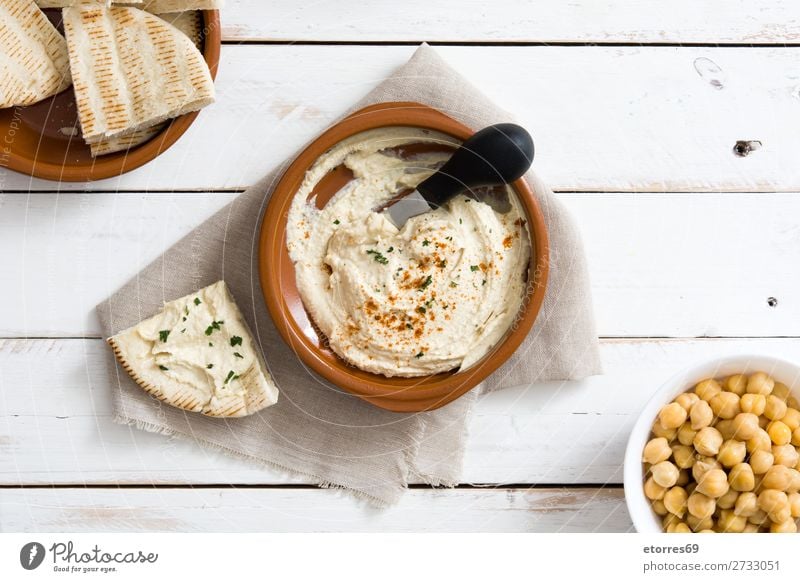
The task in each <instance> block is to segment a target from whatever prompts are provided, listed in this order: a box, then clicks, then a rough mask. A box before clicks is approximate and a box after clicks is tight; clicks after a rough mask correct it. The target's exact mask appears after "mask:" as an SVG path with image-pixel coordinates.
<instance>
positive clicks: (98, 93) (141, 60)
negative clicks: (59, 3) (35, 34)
mask: <svg viewBox="0 0 800 582" xmlns="http://www.w3.org/2000/svg"><path fill="white" fill-rule="evenodd" d="M63 14H64V29H65V31H66V36H67V48H68V49H69V60H70V66H71V69H72V78H73V84H74V87H75V97H76V103H77V109H78V118H79V120H80V124H81V129H82V132H83V138H84V140H85V141H86V142H87V143H88V144H90V145H91V144H96V143H99V142H103V141H107V140H108V139H109V138H112V137H123V136H126V135H129V134H132V133H134V132H136V131H138V130H144V129H147V128H150V127H153V126H155V125H158V124H160V123H161V122H163V121H166V120H168V119H171V118H173V117H178V116H180V115H183V114H185V113H190V112H193V111H197V110H199V109H202V108H203V107H205V106H207V105H209V104H211V103H213V102H214V82H213V80H212V79H211V73H210V71H209V69H208V65H207V64H206V62H205V60H204V59H203V55H202V54H201V53H200V51H199V50H198V49H197V47H196V46H195V45H194V43H193V42H192V41H191V40H190V39H189V38H188V37H187V36H186V35H185V34H183V33H182V32H181V31H180V30H178V29H177V28H175V27H174V26H172V25H171V24H169V23H167V22H165V21H164V20H162V19H161V18H159V17H157V16H156V15H154V14H151V13H149V12H146V11H144V10H139V9H138V8H128V7H110V8H108V7H106V6H103V5H96V4H81V5H77V6H72V7H68V8H65V9H64V12H63Z"/></svg>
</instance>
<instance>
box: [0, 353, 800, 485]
mask: <svg viewBox="0 0 800 582" xmlns="http://www.w3.org/2000/svg"><path fill="white" fill-rule="evenodd" d="M601 349H602V357H603V363H604V366H605V372H606V373H605V374H604V375H602V376H596V377H592V378H588V379H586V380H583V381H580V382H547V383H538V384H533V385H530V386H522V387H518V388H508V389H506V390H502V391H500V392H497V393H493V394H490V395H487V396H484V397H482V398H481V399H479V402H478V404H477V405H476V407H475V410H474V414H473V416H472V418H471V421H470V425H469V437H468V441H467V442H468V446H467V454H466V460H465V467H464V472H463V477H462V482H463V483H472V484H516V483H526V484H541V485H547V484H586V483H589V484H607V483H621V481H622V461H623V456H624V449H625V446H626V443H627V439H628V434H629V432H630V430H631V428H632V426H633V423H634V422H635V421H636V418H637V417H638V414H639V411H640V410H641V409H642V408H643V407H644V405H645V403H646V402H647V401H648V400H649V398H650V395H651V394H653V393H654V392H655V391H656V390H657V389H658V387H659V386H660V385H661V383H662V382H664V381H665V380H666V379H667V378H668V377H670V376H672V375H673V374H674V373H676V372H677V371H679V370H680V369H682V368H685V367H687V366H689V365H691V364H694V363H696V362H698V361H703V360H708V359H711V358H714V357H718V356H722V355H730V354H741V353H763V354H768V355H773V356H776V357H783V358H786V359H790V360H795V361H796V360H798V359H800V340H798V339H773V340H766V339H752V340H733V339H732V340H605V341H603V342H602V344H601ZM109 364H110V362H109V358H108V348H107V346H105V344H104V343H103V342H102V341H100V340H0V485H8V486H15V485H75V484H80V485H86V486H91V485H153V484H162V485H163V484H178V485H193V484H194V485H196V484H210V485H213V484H231V483H233V484H259V485H285V484H299V483H303V481H302V480H301V479H294V478H290V477H287V476H286V475H282V474H279V473H277V472H276V471H273V470H268V469H263V468H261V467H258V466H256V465H252V464H249V463H245V462H242V461H239V460H236V459H231V458H229V457H226V456H225V455H223V454H220V453H217V452H211V451H208V450H205V449H203V448H201V447H199V446H198V445H196V444H195V443H192V442H188V441H185V440H179V439H174V438H168V437H165V436H162V435H156V434H151V433H146V432H143V431H140V430H137V429H135V428H131V427H127V426H120V425H117V424H114V423H113V422H112V409H111V391H110V388H109V385H108V371H109V370H108V366H109ZM231 430H235V423H233V422H232V423H231ZM2 494H3V493H0V496H2Z"/></svg>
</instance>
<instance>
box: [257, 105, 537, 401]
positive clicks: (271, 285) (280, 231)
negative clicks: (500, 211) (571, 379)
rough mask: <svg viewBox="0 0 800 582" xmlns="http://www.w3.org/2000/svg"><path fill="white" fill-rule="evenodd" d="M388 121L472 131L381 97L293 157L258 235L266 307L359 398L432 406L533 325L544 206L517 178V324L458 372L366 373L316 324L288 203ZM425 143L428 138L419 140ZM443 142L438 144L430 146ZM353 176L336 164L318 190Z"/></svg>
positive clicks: (329, 190)
mask: <svg viewBox="0 0 800 582" xmlns="http://www.w3.org/2000/svg"><path fill="white" fill-rule="evenodd" d="M388 126H402V127H415V128H423V129H431V130H435V131H438V132H441V133H444V134H447V135H450V136H453V137H455V138H457V139H459V140H465V139H466V138H468V137H469V136H470V135H472V133H473V132H472V131H471V130H470V129H469V128H468V127H466V126H464V125H462V124H461V123H459V122H457V121H455V120H453V119H451V118H450V117H448V116H446V115H445V114H443V113H441V112H439V111H436V110H434V109H431V108H430V107H427V106H425V105H420V104H418V103H383V104H379V105H374V106H370V107H367V108H365V109H361V110H360V111H357V112H356V113H353V114H352V115H350V116H349V117H347V118H346V119H345V120H343V121H341V122H340V123H338V124H336V125H335V126H333V127H332V128H330V129H328V130H327V131H326V132H325V133H323V134H322V135H321V136H319V137H318V138H317V139H316V140H315V141H314V142H313V143H312V144H311V145H309V146H308V147H307V148H306V149H305V150H304V151H303V152H302V153H301V154H300V155H299V156H298V158H297V159H296V160H295V161H294V162H293V163H292V164H291V166H290V167H289V169H288V170H286V173H285V174H284V175H283V177H282V178H281V180H280V182H279V183H278V185H277V186H276V188H275V191H274V193H273V194H272V198H271V199H270V201H269V204H268V205H267V208H266V211H265V214H264V220H263V222H262V225H261V234H260V239H259V261H258V262H259V270H260V273H259V276H260V279H261V287H262V290H263V292H264V298H265V299H266V303H267V307H268V309H269V312H270V315H271V316H272V319H273V321H274V322H275V325H276V326H277V328H278V331H279V332H280V334H281V335H282V336H283V339H284V340H286V342H287V343H288V344H289V346H291V347H292V349H293V350H294V351H295V352H296V353H297V355H298V357H299V358H300V359H301V360H302V361H303V362H304V363H305V364H306V365H307V366H308V367H309V368H311V369H312V370H313V371H314V372H316V373H317V374H319V375H320V376H322V377H323V378H325V379H326V380H328V381H330V382H331V383H332V384H334V385H335V386H338V387H340V388H342V389H344V390H346V391H348V392H350V393H352V394H354V395H356V396H358V397H359V398H362V399H364V400H366V401H367V402H370V403H371V404H374V405H375V406H379V407H380V408H385V409H387V410H392V411H395V412H419V411H424V410H433V409H436V408H439V407H441V406H444V405H445V404H447V403H449V402H452V401H453V400H455V399H456V398H458V397H459V396H462V395H463V394H465V393H466V392H467V391H469V390H470V389H471V388H474V387H475V386H476V385H477V384H478V383H479V382H481V381H482V380H484V379H485V378H486V377H487V376H489V375H490V374H491V373H492V372H494V371H495V370H497V368H499V367H500V366H501V365H502V364H503V363H504V362H505V361H506V360H507V359H508V358H509V357H510V356H511V355H512V354H513V353H514V351H515V350H516V349H517V348H518V347H519V345H520V344H521V343H522V341H523V339H525V336H526V335H527V334H528V332H529V331H530V329H531V327H532V326H533V322H534V320H535V319H536V316H537V314H538V313H539V309H540V308H541V305H542V301H543V300H544V293H545V286H546V283H547V274H548V257H549V249H548V239H547V232H546V229H545V223H544V219H543V216H542V212H541V209H540V208H539V204H538V202H537V199H536V197H535V196H534V193H533V192H532V191H531V189H530V187H529V186H528V184H527V182H525V181H524V180H518V181H516V182H515V183H514V184H513V188H514V190H515V191H516V195H517V197H518V198H519V200H520V202H521V204H522V206H523V208H524V212H525V214H526V218H527V220H528V225H529V228H530V233H531V238H532V241H531V242H532V249H533V252H532V255H531V260H530V265H529V267H528V282H529V284H528V289H529V290H530V291H529V293H528V294H527V296H526V298H525V301H524V302H523V305H522V307H521V308H520V313H519V316H518V318H517V322H516V324H515V325H514V326H513V327H512V329H511V330H509V332H508V334H507V335H506V336H505V338H504V339H503V340H502V341H500V342H499V343H498V344H497V346H495V348H493V350H492V351H491V352H490V353H489V354H487V355H486V356H485V357H484V358H483V359H482V360H481V361H480V362H478V363H477V364H475V365H474V366H472V367H471V368H469V369H468V370H464V371H461V372H450V373H445V374H436V375H432V376H428V377H424V378H387V377H385V376H382V375H378V374H372V373H369V372H364V371H362V370H359V369H358V368H355V367H353V366H352V365H350V364H348V363H346V362H345V361H343V360H341V359H340V358H339V357H338V356H337V355H336V354H335V353H334V352H333V351H332V350H331V349H330V348H328V347H327V342H326V339H325V338H324V337H323V336H322V334H321V333H320V332H319V331H318V330H317V329H316V327H315V325H314V322H313V321H311V319H310V317H309V315H308V313H307V312H306V310H305V308H304V307H303V302H302V300H301V298H300V295H299V293H298V291H297V286H296V281H295V271H294V265H293V264H292V261H291V259H290V258H289V252H288V249H287V246H286V226H287V224H286V223H287V215H288V212H289V207H290V206H291V202H292V198H293V197H294V195H295V193H296V192H297V190H298V188H299V186H300V184H301V182H302V180H303V177H304V176H305V173H306V171H307V170H309V169H310V168H311V166H313V165H314V163H315V162H316V161H317V159H318V158H319V157H320V156H321V155H323V154H324V153H325V152H326V151H327V150H328V149H329V148H331V147H332V146H334V145H335V144H337V143H338V142H340V141H341V140H343V139H346V138H348V137H351V136H353V135H356V134H358V133H361V132H364V131H367V130H370V129H375V128H380V127H388ZM420 145H421V146H422V145H423V144H420ZM433 147H438V148H441V146H433ZM351 177H352V174H350V173H349V170H347V168H345V167H344V166H341V167H339V168H336V169H334V170H332V171H331V172H330V173H329V174H328V175H327V176H326V177H325V178H323V179H322V180H321V181H320V183H319V184H318V185H317V187H316V188H315V189H314V193H313V194H314V195H316V196H317V205H318V206H324V204H326V203H327V202H328V201H329V200H330V199H331V198H332V197H333V195H334V194H335V193H336V192H337V191H339V189H341V188H342V187H343V186H344V185H345V184H346V183H347V182H348V181H349V180H350V178H351Z"/></svg>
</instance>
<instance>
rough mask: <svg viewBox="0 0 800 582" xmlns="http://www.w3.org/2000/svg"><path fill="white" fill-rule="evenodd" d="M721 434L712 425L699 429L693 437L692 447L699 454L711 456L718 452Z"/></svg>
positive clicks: (720, 444)
mask: <svg viewBox="0 0 800 582" xmlns="http://www.w3.org/2000/svg"><path fill="white" fill-rule="evenodd" d="M722 440H723V439H722V435H721V434H720V432H719V431H718V430H717V429H715V428H714V427H711V426H707V427H705V428H702V429H700V430H699V431H698V432H697V435H695V437H694V448H695V450H696V451H697V452H698V453H700V454H701V455H705V456H711V455H716V454H717V453H718V452H719V447H720V446H722Z"/></svg>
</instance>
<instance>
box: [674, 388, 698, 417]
mask: <svg viewBox="0 0 800 582" xmlns="http://www.w3.org/2000/svg"><path fill="white" fill-rule="evenodd" d="M698 400H700V397H699V396H698V395H697V394H695V393H694V392H684V393H683V394H681V395H680V396H678V397H677V398H676V399H675V402H677V403H678V404H680V405H681V406H683V409H684V410H685V411H686V412H689V411H690V410H691V409H692V405H693V404H694V403H695V402H697V401H698Z"/></svg>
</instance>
